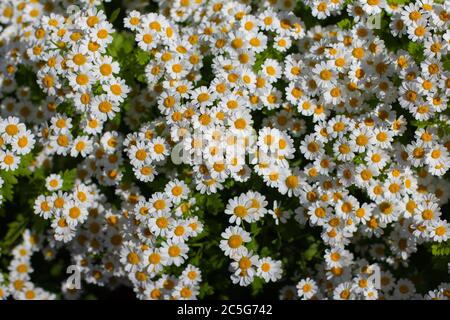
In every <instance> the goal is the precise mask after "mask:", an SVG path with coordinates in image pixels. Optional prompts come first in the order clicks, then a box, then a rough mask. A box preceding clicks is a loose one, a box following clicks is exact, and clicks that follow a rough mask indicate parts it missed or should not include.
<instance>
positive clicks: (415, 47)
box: [408, 41, 425, 62]
mask: <svg viewBox="0 0 450 320" xmlns="http://www.w3.org/2000/svg"><path fill="white" fill-rule="evenodd" d="M423 50H424V46H423V44H421V43H415V42H412V41H410V42H409V43H408V52H409V54H410V55H411V56H412V57H413V58H414V59H415V60H416V61H417V62H422V61H423V60H425V55H424V53H423Z"/></svg>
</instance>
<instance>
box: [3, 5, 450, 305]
mask: <svg viewBox="0 0 450 320" xmlns="http://www.w3.org/2000/svg"><path fill="white" fill-rule="evenodd" d="M72 2H76V5H77V6H78V7H74V6H72V5H71V4H72ZM105 2H106V3H103V2H102V1H100V0H96V1H87V0H86V1H65V0H57V1H52V3H51V4H49V2H43V3H41V2H39V1H23V2H21V3H16V1H12V0H5V1H2V2H1V3H0V26H1V28H0V66H1V67H0V80H1V81H0V92H1V96H0V98H1V100H0V116H1V119H0V187H1V189H2V193H3V197H4V198H7V200H8V201H13V200H14V199H15V198H14V197H18V198H19V197H20V196H18V195H17V194H12V192H11V188H12V185H13V184H16V183H17V182H18V180H17V178H20V179H23V180H24V181H31V182H30V188H29V190H27V192H26V195H24V196H23V197H24V198H25V197H29V198H30V199H25V201H22V200H20V199H19V200H20V201H17V208H18V210H19V211H21V210H23V209H22V207H23V206H28V207H29V206H30V204H31V207H32V210H31V211H33V212H34V216H32V217H28V215H27V214H26V213H22V212H18V216H19V217H20V220H19V222H17V223H16V224H14V223H11V225H12V226H14V225H18V226H22V225H24V223H23V221H25V222H26V223H29V224H32V227H33V229H32V230H33V231H32V232H31V231H28V230H27V231H26V232H25V233H24V243H23V244H20V245H19V246H17V247H16V249H14V250H13V254H12V259H11V263H10V266H9V269H8V271H9V276H8V277H7V278H6V279H7V280H5V279H4V278H3V276H2V275H1V273H0V298H1V297H2V296H3V297H7V296H8V295H9V294H11V295H12V296H13V297H14V298H17V299H40V298H56V297H57V296H55V295H53V294H49V293H47V292H45V291H43V290H41V289H38V288H37V287H35V286H34V285H33V284H32V283H31V282H30V281H29V280H30V278H29V273H31V272H32V270H33V269H32V266H31V264H30V259H29V258H30V256H31V253H32V252H37V251H41V252H42V253H43V255H44V257H45V259H46V260H48V261H54V259H55V257H56V256H57V255H58V254H59V252H60V250H61V249H65V250H67V251H68V252H69V254H70V263H71V264H72V265H73V266H74V267H75V268H76V270H78V271H79V272H80V274H81V276H82V279H83V281H84V282H86V283H88V284H94V285H98V286H103V287H107V288H108V289H111V290H112V289H114V288H116V287H118V286H120V285H123V286H127V287H130V288H132V290H133V291H134V293H135V294H136V296H137V297H138V298H139V299H195V298H197V297H203V296H204V294H206V292H207V291H208V284H207V285H205V287H202V278H203V280H204V281H205V280H206V283H207V281H208V279H207V277H206V276H205V275H206V274H207V273H208V270H201V269H200V265H201V262H200V260H201V259H203V260H204V259H209V258H211V259H213V258H212V257H204V256H202V255H203V250H204V251H205V252H207V250H209V249H208V248H210V246H214V247H215V248H216V249H219V250H218V251H219V255H220V254H221V258H224V259H225V261H226V260H231V263H230V266H229V271H230V272H231V283H232V284H238V285H240V286H244V287H246V286H251V285H253V286H254V287H258V281H261V282H271V281H272V282H281V281H283V282H285V283H288V282H289V283H291V284H292V281H296V282H297V285H296V286H292V285H286V286H284V287H283V288H282V289H281V291H280V298H282V299H288V298H300V299H316V298H318V299H387V298H392V299H419V298H425V299H435V298H438V299H446V298H449V297H450V287H449V284H448V283H442V284H441V285H439V286H438V287H437V289H435V290H431V291H429V292H428V293H426V294H421V293H419V292H417V291H416V290H417V289H416V286H415V284H414V283H413V282H412V276H411V275H412V274H409V273H408V272H405V269H406V268H414V266H411V264H410V258H411V257H412V256H413V255H414V254H416V253H418V252H419V251H422V250H426V248H428V247H433V246H439V245H443V246H444V245H445V243H447V242H448V240H449V238H450V224H449V222H448V221H447V219H448V215H446V214H445V210H443V208H444V206H446V204H447V203H448V200H449V199H450V193H449V189H448V185H449V181H448V176H449V173H448V171H449V169H450V119H449V115H450V114H449V112H448V106H449V98H448V96H449V95H450V69H449V62H450V31H449V30H450V3H449V2H448V1H433V0H420V1H412V2H409V1H406V2H409V3H406V4H401V5H399V4H393V3H392V1H385V0H354V1H343V0H337V1H334V0H333V1H328V0H305V1H281V0H280V1H277V0H263V1H253V2H252V1H246V0H233V1H222V0H209V1H189V0H187V1H184V0H183V1H181V0H176V1H165V0H164V1H163V0H161V1H153V5H154V6H153V5H152V8H153V7H155V8H157V10H152V12H148V10H147V9H148V8H149V7H146V6H145V5H143V4H142V2H141V1H122V2H123V3H120V2H121V1H114V5H116V4H117V5H120V9H118V11H117V10H115V11H113V13H110V11H111V10H106V9H107V8H109V9H111V7H109V6H108V5H111V3H108V1H105ZM121 10H122V11H121ZM123 11H125V12H123ZM119 15H121V19H120V20H117V19H118V16H119ZM331 16H334V18H332V19H337V18H338V17H340V16H345V18H343V19H342V20H341V21H340V22H339V23H337V24H330V23H328V22H327V21H328V18H329V17H331ZM122 18H123V19H122ZM333 21H334V20H333ZM322 22H327V23H322ZM117 29H121V30H117ZM71 169H72V170H71ZM26 179H28V180H26ZM222 199H223V200H224V203H221V201H222ZM29 200H30V201H29ZM27 201H28V202H29V203H28V204H25V203H27ZM210 201H211V202H212V204H211V203H210ZM216 202H220V203H216ZM269 203H270V205H269ZM220 204H222V207H223V208H221V207H220ZM28 207H27V208H28ZM210 208H213V209H214V210H210ZM217 208H219V209H218V210H216V209H217ZM215 211H220V213H217V212H215ZM267 215H269V216H271V217H272V218H273V219H267V217H266V216H267ZM18 219H19V218H18ZM210 219H211V220H210ZM36 220H37V221H39V223H38V225H37V226H34V224H36V222H35V221H36ZM208 223H210V224H208ZM217 226H218V228H219V229H218V230H216V227H217ZM262 228H263V230H264V240H262V238H261V236H260V231H261V230H262ZM292 228H293V230H294V231H293V232H292ZM17 229H18V230H12V231H11V230H10V231H9V232H8V234H14V231H16V232H17V233H21V232H22V231H23V229H20V228H17ZM35 229H36V230H35ZM286 230H288V232H285V231H286ZM216 231H217V232H216ZM214 232H215V233H214ZM298 234H309V235H310V236H309V237H298V238H297V235H298ZM288 237H290V238H288ZM38 238H39V241H38V240H37V239H38ZM268 239H269V240H268ZM294 239H295V240H294ZM261 241H267V243H263V244H261V243H260V242H261ZM12 242H13V241H12ZM307 242H308V243H311V245H310V247H309V249H308V248H305V251H306V252H307V254H306V253H305V252H295V250H303V249H300V248H302V246H303V245H304V244H305V243H307ZM282 243H290V245H291V246H293V249H292V255H291V254H289V255H290V256H284V255H283V254H282V251H280V248H281V247H282ZM293 243H294V244H293ZM0 244H1V243H0ZM8 245H11V246H13V245H14V243H10V244H8ZM275 248H278V249H275ZM433 248H434V247H433ZM194 249H195V250H194ZM220 250H222V252H220ZM432 250H434V249H432ZM193 251H197V253H198V252H199V254H197V255H196V258H194V257H193ZM444 251H445V250H444ZM306 255H307V257H305V256H306ZM214 257H215V258H217V259H219V258H218V255H215V256H214ZM299 257H301V259H302V260H301V261H300V260H295V259H297V258H298V259H300V258H299ZM215 258H214V259H215ZM219 266H222V264H220V263H219ZM299 266H301V269H300V270H296V271H295V274H290V272H291V270H292V269H294V268H297V269H299ZM311 267H313V268H311ZM415 272H416V271H415ZM413 273H414V272H413ZM374 279H375V280H374ZM377 279H378V280H379V281H378V280H377ZM227 280H228V281H229V279H227ZM285 283H284V284H285ZM205 288H206V289H205ZM202 289H203V290H202ZM218 289H219V288H217V290H218ZM61 292H62V296H63V297H65V298H79V297H80V296H81V294H82V293H83V290H79V289H78V288H73V287H71V286H70V285H69V284H67V283H63V285H62V287H61Z"/></svg>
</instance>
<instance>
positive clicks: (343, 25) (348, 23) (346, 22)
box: [337, 18, 353, 30]
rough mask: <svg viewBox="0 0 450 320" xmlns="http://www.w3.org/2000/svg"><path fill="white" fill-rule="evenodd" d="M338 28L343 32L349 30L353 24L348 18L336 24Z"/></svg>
mask: <svg viewBox="0 0 450 320" xmlns="http://www.w3.org/2000/svg"><path fill="white" fill-rule="evenodd" d="M337 25H338V27H339V28H341V29H343V30H349V29H351V28H352V27H353V22H352V21H351V20H350V19H349V18H345V19H343V20H341V21H339V22H338V23H337Z"/></svg>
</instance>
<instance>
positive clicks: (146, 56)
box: [135, 49, 151, 66]
mask: <svg viewBox="0 0 450 320" xmlns="http://www.w3.org/2000/svg"><path fill="white" fill-rule="evenodd" d="M135 56H136V61H137V63H138V64H139V65H141V66H144V65H146V64H147V63H148V62H149V61H150V59H151V54H150V52H147V51H144V50H141V49H139V50H137V51H136V54H135Z"/></svg>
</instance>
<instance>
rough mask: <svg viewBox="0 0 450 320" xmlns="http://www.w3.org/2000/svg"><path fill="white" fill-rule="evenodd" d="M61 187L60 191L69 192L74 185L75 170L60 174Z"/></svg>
mask: <svg viewBox="0 0 450 320" xmlns="http://www.w3.org/2000/svg"><path fill="white" fill-rule="evenodd" d="M61 176H62V179H63V185H62V188H61V190H62V191H70V190H72V188H73V185H74V184H75V179H76V177H77V169H71V170H65V171H64V172H63V173H62V174H61Z"/></svg>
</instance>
